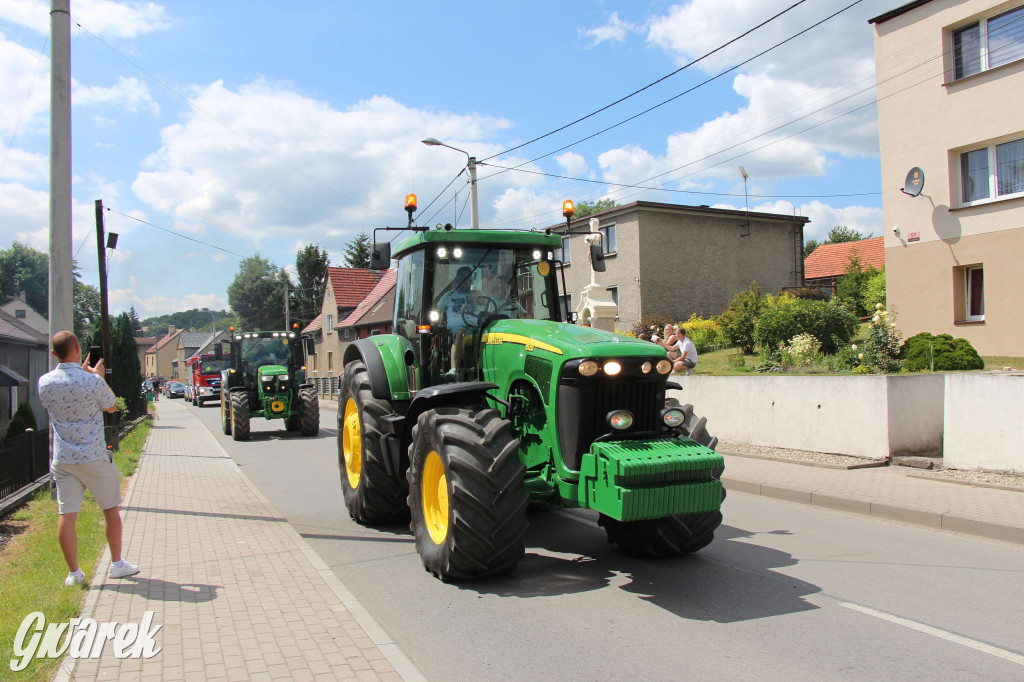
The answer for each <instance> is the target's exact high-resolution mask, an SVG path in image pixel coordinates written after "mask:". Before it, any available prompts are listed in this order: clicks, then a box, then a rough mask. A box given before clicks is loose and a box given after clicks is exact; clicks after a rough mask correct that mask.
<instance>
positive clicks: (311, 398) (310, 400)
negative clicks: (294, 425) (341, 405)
mask: <svg viewBox="0 0 1024 682" xmlns="http://www.w3.org/2000/svg"><path fill="white" fill-rule="evenodd" d="M299 398H300V399H301V400H302V414H301V415H300V417H299V430H300V431H301V433H302V435H303V436H315V435H316V434H318V433H320V398H318V397H317V395H316V391H314V390H313V389H312V388H304V389H302V390H301V391H299Z"/></svg>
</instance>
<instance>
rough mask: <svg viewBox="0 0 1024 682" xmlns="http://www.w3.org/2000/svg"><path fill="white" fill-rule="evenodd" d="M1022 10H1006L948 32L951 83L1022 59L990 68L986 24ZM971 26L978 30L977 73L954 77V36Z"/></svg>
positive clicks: (1020, 8)
mask: <svg viewBox="0 0 1024 682" xmlns="http://www.w3.org/2000/svg"><path fill="white" fill-rule="evenodd" d="M1022 9H1024V6H1019V7H1014V8H1013V9H1010V10H1007V11H1005V12H1000V13H999V14H995V15H992V16H991V17H985V18H983V19H979V20H978V21H972V22H971V23H969V24H964V25H963V26H957V27H956V28H954V29H952V30H950V32H949V46H950V51H949V54H950V57H951V59H952V63H951V64H950V75H951V76H952V82H956V81H961V80H963V79H965V78H970V77H971V76H977V75H978V74H982V73H985V72H986V71H990V70H992V69H998V68H999V67H1000V66H1006V65H1007V64H1013V63H1014V62H1018V61H1020V60H1021V59H1024V57H1018V58H1017V59H1014V60H1012V61H1009V62H1006V64H997V65H996V66H990V65H989V46H988V23H989V22H990V21H992V20H993V19H999V18H1000V17H1003V16H1006V15H1007V14H1010V13H1012V12H1017V11H1020V10H1022ZM973 26H977V27H978V29H979V30H978V42H979V45H978V51H979V55H978V56H979V65H978V71H977V73H969V74H966V75H964V76H957V75H956V34H957V33H959V32H960V31H963V30H965V29H969V28H971V27H973ZM972 56H973V55H972Z"/></svg>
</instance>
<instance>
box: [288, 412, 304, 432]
mask: <svg viewBox="0 0 1024 682" xmlns="http://www.w3.org/2000/svg"><path fill="white" fill-rule="evenodd" d="M300 426H302V415H298V414H294V415H292V416H291V417H288V418H286V419H285V420H284V430H285V431H298V430H299V427H300Z"/></svg>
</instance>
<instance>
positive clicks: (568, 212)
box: [562, 199, 576, 218]
mask: <svg viewBox="0 0 1024 682" xmlns="http://www.w3.org/2000/svg"><path fill="white" fill-rule="evenodd" d="M575 213H576V206H574V205H573V203H572V199H566V200H565V201H563V202H562V215H563V216H565V217H566V218H571V217H573V215H574V214H575Z"/></svg>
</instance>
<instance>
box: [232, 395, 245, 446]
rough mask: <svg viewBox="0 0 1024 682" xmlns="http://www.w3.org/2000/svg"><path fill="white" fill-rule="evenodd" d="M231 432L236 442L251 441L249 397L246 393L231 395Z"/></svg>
mask: <svg viewBox="0 0 1024 682" xmlns="http://www.w3.org/2000/svg"><path fill="white" fill-rule="evenodd" d="M231 430H232V431H233V434H232V438H234V439H235V440H249V396H248V395H246V393H245V391H235V392H234V393H232V394H231Z"/></svg>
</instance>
